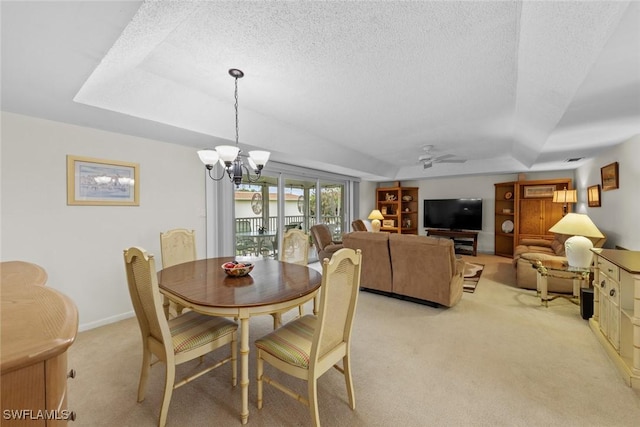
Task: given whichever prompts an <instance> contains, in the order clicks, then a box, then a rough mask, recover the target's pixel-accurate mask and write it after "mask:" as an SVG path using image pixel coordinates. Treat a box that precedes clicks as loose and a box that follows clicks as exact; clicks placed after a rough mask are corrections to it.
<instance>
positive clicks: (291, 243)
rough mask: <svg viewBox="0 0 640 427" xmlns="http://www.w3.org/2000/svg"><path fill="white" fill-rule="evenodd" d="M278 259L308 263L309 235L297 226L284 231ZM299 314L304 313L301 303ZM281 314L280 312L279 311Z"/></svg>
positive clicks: (276, 321) (275, 324)
mask: <svg viewBox="0 0 640 427" xmlns="http://www.w3.org/2000/svg"><path fill="white" fill-rule="evenodd" d="M280 261H284V262H289V263H292V264H298V265H304V266H306V265H307V264H309V235H308V234H306V233H305V232H304V231H302V230H299V229H297V228H291V229H289V230H287V231H286V232H285V233H284V236H283V238H282V250H281V251H280ZM313 301H314V303H313V305H314V308H315V307H316V305H317V303H316V299H315V298H314V300H313ZM298 312H299V313H300V316H302V315H303V314H304V308H303V306H302V305H300V306H298ZM280 314H281V313H280ZM274 320H275V323H274V329H275V328H276V327H277V326H280V319H275V318H274Z"/></svg>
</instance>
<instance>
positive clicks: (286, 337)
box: [256, 314, 318, 369]
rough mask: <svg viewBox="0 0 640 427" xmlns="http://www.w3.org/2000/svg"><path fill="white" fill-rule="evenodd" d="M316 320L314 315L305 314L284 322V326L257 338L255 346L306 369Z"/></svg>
mask: <svg viewBox="0 0 640 427" xmlns="http://www.w3.org/2000/svg"><path fill="white" fill-rule="evenodd" d="M317 320H318V319H317V318H316V316H312V315H310V314H307V315H306V316H303V317H300V318H298V319H295V320H293V321H291V322H288V323H285V324H284V326H282V327H280V328H279V329H277V330H275V331H273V332H271V333H270V334H268V335H266V336H264V337H262V338H260V339H259V340H257V341H256V347H258V348H260V349H262V350H264V351H266V352H267V353H269V354H270V355H272V356H273V357H276V358H278V359H280V360H282V361H284V362H286V363H288V364H291V365H294V366H298V367H300V368H303V369H308V368H309V354H310V353H311V342H312V341H313V333H314V330H315V327H316V323H317Z"/></svg>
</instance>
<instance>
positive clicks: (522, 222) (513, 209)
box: [494, 178, 572, 258]
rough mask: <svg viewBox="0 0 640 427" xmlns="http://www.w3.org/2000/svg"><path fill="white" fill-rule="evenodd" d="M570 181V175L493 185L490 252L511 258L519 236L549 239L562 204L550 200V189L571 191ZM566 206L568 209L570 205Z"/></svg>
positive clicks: (560, 215)
mask: <svg viewBox="0 0 640 427" xmlns="http://www.w3.org/2000/svg"><path fill="white" fill-rule="evenodd" d="M571 182H572V181H571V179H570V178H560V179H545V180H535V181H511V182H500V183H497V184H494V186H495V213H494V215H495V249H494V253H495V254H496V255H500V256H505V257H510V258H511V257H513V250H514V248H515V247H516V246H518V245H519V244H520V241H521V240H522V239H545V240H549V241H551V240H553V233H549V228H551V227H552V226H553V225H554V224H555V223H556V222H558V221H560V219H562V215H563V205H562V204H561V203H553V191H555V190H563V189H565V188H566V189H567V190H571V189H572V185H571ZM567 208H568V212H571V205H569V206H568V207H567ZM509 221H510V222H509ZM511 224H513V225H511ZM512 227H513V230H512V231H509V230H510V229H511V228H512Z"/></svg>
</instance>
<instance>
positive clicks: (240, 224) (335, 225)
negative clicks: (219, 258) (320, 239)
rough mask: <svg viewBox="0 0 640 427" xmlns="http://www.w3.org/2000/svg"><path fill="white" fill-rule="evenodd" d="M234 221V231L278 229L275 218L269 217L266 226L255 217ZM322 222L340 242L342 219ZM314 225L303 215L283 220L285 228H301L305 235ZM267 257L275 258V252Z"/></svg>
mask: <svg viewBox="0 0 640 427" xmlns="http://www.w3.org/2000/svg"><path fill="white" fill-rule="evenodd" d="M307 220H308V225H307ZM235 221H236V230H242V231H256V230H259V229H260V228H261V227H265V228H266V229H267V230H277V228H278V217H276V216H272V217H269V220H268V221H267V223H266V224H265V223H264V222H263V219H262V218H256V217H245V218H236V220H235ZM322 222H323V223H324V224H327V225H328V226H329V228H330V229H331V233H332V235H333V238H334V240H342V217H340V216H324V217H322ZM315 223H316V219H315V218H307V219H305V216H304V215H292V216H285V218H284V224H285V228H301V229H302V230H304V232H305V233H308V232H309V228H310V227H311V226H313V225H315ZM247 224H248V226H247ZM247 228H249V229H247ZM272 247H273V248H275V247H276V245H275V244H274V245H272ZM239 255H242V254H241V253H239ZM256 255H258V254H256ZM264 255H266V254H264ZM269 255H270V256H275V255H276V254H275V250H270V253H269Z"/></svg>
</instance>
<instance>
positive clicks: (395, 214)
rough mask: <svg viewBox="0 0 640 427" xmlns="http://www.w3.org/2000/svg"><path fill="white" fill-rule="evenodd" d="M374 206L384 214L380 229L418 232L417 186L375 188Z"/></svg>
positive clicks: (410, 232)
mask: <svg viewBox="0 0 640 427" xmlns="http://www.w3.org/2000/svg"><path fill="white" fill-rule="evenodd" d="M376 208H377V209H378V210H379V211H380V212H382V215H383V216H384V220H383V221H382V228H381V231H388V232H390V233H399V234H418V187H400V186H398V187H380V188H377V189H376Z"/></svg>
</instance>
